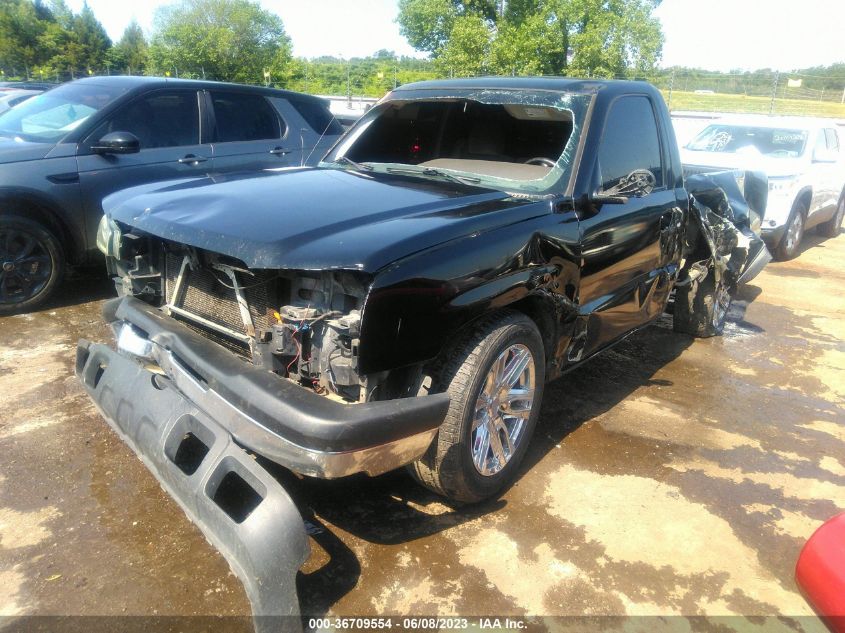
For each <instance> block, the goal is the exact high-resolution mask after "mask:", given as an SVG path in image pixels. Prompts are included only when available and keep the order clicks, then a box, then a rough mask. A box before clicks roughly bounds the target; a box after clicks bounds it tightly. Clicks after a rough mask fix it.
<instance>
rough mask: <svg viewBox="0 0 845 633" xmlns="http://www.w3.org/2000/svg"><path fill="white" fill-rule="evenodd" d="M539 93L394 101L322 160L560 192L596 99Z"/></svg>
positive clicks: (513, 188) (347, 166)
mask: <svg viewBox="0 0 845 633" xmlns="http://www.w3.org/2000/svg"><path fill="white" fill-rule="evenodd" d="M538 93H539V91H538V92H528V91H525V92H521V91H509V92H501V93H498V92H494V91H486V92H484V93H478V94H467V95H460V94H454V95H444V96H442V97H441V96H439V95H438V96H437V97H436V98H434V97H428V98H421V99H404V100H402V99H394V100H390V101H387V102H384V103H382V104H380V105H378V106H376V107H375V108H373V109H372V110H371V111H370V112H369V113H367V114H366V115H365V116H364V117H363V118H362V119H361V121H359V122H358V124H356V125H355V127H354V128H353V129H352V130H350V132H349V133H348V134H347V136H346V137H345V138H344V140H343V141H342V142H341V143H340V144H339V145H338V146H337V147H335V149H334V150H333V151H332V152H330V153H329V155H328V156H326V158H325V159H324V162H323V163H322V164H323V165H324V166H335V167H339V168H343V169H357V170H361V169H363V170H366V171H376V172H386V173H393V174H397V175H403V176H411V177H420V178H432V179H443V180H450V181H453V182H459V183H463V184H467V185H474V186H478V187H485V188H490V189H499V190H502V191H513V192H524V193H536V194H540V193H545V192H548V191H550V190H551V188H552V187H557V188H559V189H561V190H562V189H563V188H565V187H566V180H565V177H566V176H568V175H569V174H570V173H571V167H572V165H571V163H572V157H573V155H574V153H575V148H576V147H577V145H578V139H579V138H580V135H581V128H582V127H583V125H582V124H583V120H584V118H585V114H586V111H587V107H588V105H589V103H590V100H591V98H592V97H591V95H586V94H566V93H551V92H547V93H539V94H538ZM561 182H563V184H562V185H561V184H560V183H561Z"/></svg>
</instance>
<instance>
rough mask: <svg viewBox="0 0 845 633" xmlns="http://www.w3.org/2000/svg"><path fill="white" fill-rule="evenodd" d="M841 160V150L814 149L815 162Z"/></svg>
mask: <svg viewBox="0 0 845 633" xmlns="http://www.w3.org/2000/svg"><path fill="white" fill-rule="evenodd" d="M838 160H839V152H835V151H834V150H832V149H827V148H826V147H825V148H818V149H816V150H814V151H813V162H814V163H835V162H836V161H838Z"/></svg>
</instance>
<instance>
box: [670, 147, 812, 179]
mask: <svg viewBox="0 0 845 633" xmlns="http://www.w3.org/2000/svg"><path fill="white" fill-rule="evenodd" d="M681 163H683V165H684V166H685V167H712V168H714V170H715V171H720V170H728V169H742V170H751V171H762V172H765V173H766V175H768V176H769V177H770V178H778V177H781V176H795V175H798V174H801V173H803V172H804V170H805V169H806V166H805V164H804V161H803V160H802V159H801V158H771V157H767V156H764V155H762V154H759V153H756V152H750V153H747V154H742V153H740V154H729V153H727V152H699V151H693V150H689V149H682V150H681Z"/></svg>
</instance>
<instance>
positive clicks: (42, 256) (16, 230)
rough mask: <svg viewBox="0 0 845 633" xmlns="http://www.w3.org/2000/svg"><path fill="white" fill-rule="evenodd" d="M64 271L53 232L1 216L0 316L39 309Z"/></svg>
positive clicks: (10, 216) (18, 217)
mask: <svg viewBox="0 0 845 633" xmlns="http://www.w3.org/2000/svg"><path fill="white" fill-rule="evenodd" d="M64 269H65V257H64V251H63V250H62V246H61V244H60V243H59V240H58V239H57V238H56V236H55V234H54V233H53V232H52V231H50V230H49V229H48V228H46V227H45V226H43V225H42V224H39V223H38V222H35V221H33V220H30V219H29V218H24V217H21V216H17V215H0V315H3V314H14V313H18V312H28V311H30V310H33V309H35V308H37V307H38V306H40V305H41V304H42V303H44V301H46V300H47V299H48V298H49V297H50V296H51V295H52V294H53V292H55V290H56V287H57V286H58V285H59V283H60V282H61V280H62V277H63V275H64Z"/></svg>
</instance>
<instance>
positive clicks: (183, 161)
mask: <svg viewBox="0 0 845 633" xmlns="http://www.w3.org/2000/svg"><path fill="white" fill-rule="evenodd" d="M207 160H208V159H207V158H206V157H205V156H196V155H194V154H188V155H187V156H184V157H182V158H180V159H179V160H178V161H177V162H178V163H179V164H180V165H196V164H197V163H204V162H205V161H207Z"/></svg>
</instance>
